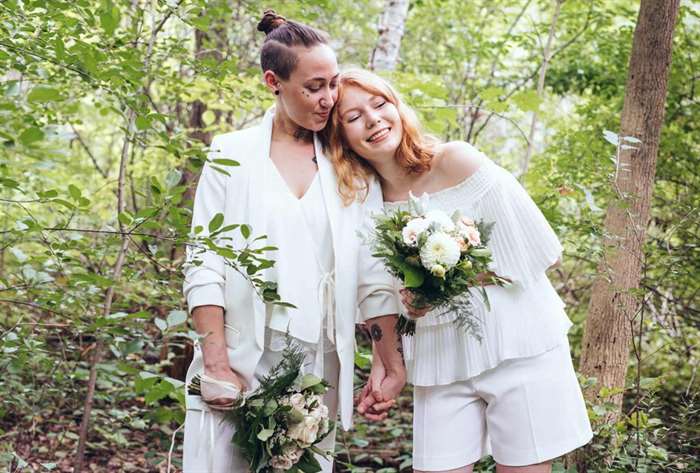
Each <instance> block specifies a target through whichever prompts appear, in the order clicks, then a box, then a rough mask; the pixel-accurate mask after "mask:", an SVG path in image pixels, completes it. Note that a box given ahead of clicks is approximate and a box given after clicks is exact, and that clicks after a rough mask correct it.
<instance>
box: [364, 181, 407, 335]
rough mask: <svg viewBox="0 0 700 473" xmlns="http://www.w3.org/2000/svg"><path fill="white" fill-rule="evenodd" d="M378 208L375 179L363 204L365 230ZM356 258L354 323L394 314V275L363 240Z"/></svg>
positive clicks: (379, 192) (395, 309) (396, 309)
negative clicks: (356, 277) (355, 313)
mask: <svg viewBox="0 0 700 473" xmlns="http://www.w3.org/2000/svg"><path fill="white" fill-rule="evenodd" d="M381 209H382V197H381V189H380V188H379V185H376V182H372V183H371V185H370V192H369V194H368V196H367V200H366V201H365V203H364V204H363V210H364V211H363V212H362V215H363V217H362V218H363V221H362V222H361V228H364V229H365V230H364V231H365V232H366V231H367V229H370V228H372V226H373V225H374V222H373V220H372V215H373V214H374V213H376V212H381ZM358 238H359V237H358ZM358 259H359V260H358V264H357V270H358V272H357V275H358V281H357V292H358V305H359V309H360V311H359V316H360V317H359V320H358V322H360V323H364V322H366V321H367V320H369V319H372V318H375V317H381V316H383V315H394V314H398V312H399V306H398V299H397V297H396V293H395V292H394V278H393V277H392V276H391V274H389V272H388V271H387V270H386V268H385V267H384V263H382V261H381V260H380V259H379V258H375V257H374V256H372V249H371V248H370V246H369V245H368V244H366V243H364V242H360V248H359V251H358Z"/></svg>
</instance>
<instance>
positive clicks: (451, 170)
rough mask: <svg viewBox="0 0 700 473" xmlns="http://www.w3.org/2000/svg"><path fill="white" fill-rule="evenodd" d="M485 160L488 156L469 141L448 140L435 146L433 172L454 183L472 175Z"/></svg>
mask: <svg viewBox="0 0 700 473" xmlns="http://www.w3.org/2000/svg"><path fill="white" fill-rule="evenodd" d="M486 161H488V158H487V157H486V156H485V155H484V154H483V153H482V152H481V151H479V150H477V149H476V148H475V147H474V146H472V145H470V144H469V143H467V142H465V141H450V142H448V143H442V144H440V145H438V146H437V147H436V154H435V161H434V162H435V172H437V173H438V174H439V175H441V176H442V177H443V178H444V179H446V180H449V181H452V182H451V184H452V185H454V184H457V183H460V182H462V181H464V180H465V179H467V178H468V177H470V176H471V175H473V174H474V173H475V172H476V171H478V170H479V168H480V167H481V166H482V165H484V164H485V163H486Z"/></svg>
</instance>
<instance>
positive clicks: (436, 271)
mask: <svg viewBox="0 0 700 473" xmlns="http://www.w3.org/2000/svg"><path fill="white" fill-rule="evenodd" d="M446 272H447V271H445V267H444V266H443V265H441V264H436V265H434V266H433V267H432V268H430V273H431V274H432V275H433V276H435V277H438V278H444V277H445V273H446Z"/></svg>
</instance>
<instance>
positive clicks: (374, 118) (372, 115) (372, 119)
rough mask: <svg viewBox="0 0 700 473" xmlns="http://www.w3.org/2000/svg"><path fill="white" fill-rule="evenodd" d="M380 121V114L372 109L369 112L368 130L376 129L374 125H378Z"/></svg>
mask: <svg viewBox="0 0 700 473" xmlns="http://www.w3.org/2000/svg"><path fill="white" fill-rule="evenodd" d="M380 121H381V118H380V117H379V114H378V113H377V112H376V111H374V110H373V109H372V110H370V111H368V112H367V122H366V126H367V128H368V129H369V128H372V127H374V125H376V124H378V123H379V122H380Z"/></svg>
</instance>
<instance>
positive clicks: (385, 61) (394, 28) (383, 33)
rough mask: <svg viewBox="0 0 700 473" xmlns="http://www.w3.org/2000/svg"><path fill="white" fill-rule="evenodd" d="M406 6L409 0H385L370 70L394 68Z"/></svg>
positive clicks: (404, 20)
mask: <svg viewBox="0 0 700 473" xmlns="http://www.w3.org/2000/svg"><path fill="white" fill-rule="evenodd" d="M408 4H409V0H386V3H385V7H384V15H383V16H382V22H381V25H380V26H379V39H378V40H377V45H376V46H375V47H374V50H373V51H372V55H371V56H370V60H369V68H370V69H371V70H373V71H393V70H394V69H395V68H396V63H397V62H398V61H399V49H400V47H401V38H402V37H403V29H404V24H405V23H406V16H407V15H408Z"/></svg>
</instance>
